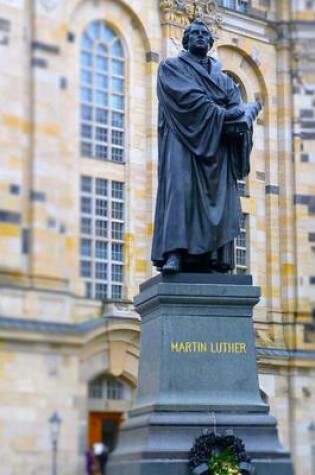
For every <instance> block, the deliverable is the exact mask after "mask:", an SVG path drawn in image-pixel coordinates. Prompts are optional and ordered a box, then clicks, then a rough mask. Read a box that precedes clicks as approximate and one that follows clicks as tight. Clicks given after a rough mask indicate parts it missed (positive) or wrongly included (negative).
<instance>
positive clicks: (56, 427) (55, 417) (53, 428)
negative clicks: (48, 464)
mask: <svg viewBox="0 0 315 475" xmlns="http://www.w3.org/2000/svg"><path fill="white" fill-rule="evenodd" d="M61 423H62V419H61V417H60V416H59V414H58V413H57V412H54V413H53V414H52V415H51V416H50V418H49V427H50V437H51V445H52V471H51V473H52V475H57V453H58V439H59V433H60V426H61Z"/></svg>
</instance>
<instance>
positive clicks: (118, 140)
mask: <svg viewBox="0 0 315 475" xmlns="http://www.w3.org/2000/svg"><path fill="white" fill-rule="evenodd" d="M112 144H113V145H120V146H123V145H124V133H123V132H120V131H119V130H113V131H112Z"/></svg>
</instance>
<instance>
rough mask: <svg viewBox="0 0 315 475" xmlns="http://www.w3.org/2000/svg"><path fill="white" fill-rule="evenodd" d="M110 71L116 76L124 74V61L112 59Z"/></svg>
mask: <svg viewBox="0 0 315 475" xmlns="http://www.w3.org/2000/svg"><path fill="white" fill-rule="evenodd" d="M112 72H113V74H117V75H118V76H123V75H124V63H123V61H119V60H118V59H113V61H112Z"/></svg>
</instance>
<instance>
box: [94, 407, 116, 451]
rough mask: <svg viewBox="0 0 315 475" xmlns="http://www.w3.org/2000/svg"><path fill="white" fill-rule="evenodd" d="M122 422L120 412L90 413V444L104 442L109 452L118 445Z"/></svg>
mask: <svg viewBox="0 0 315 475" xmlns="http://www.w3.org/2000/svg"><path fill="white" fill-rule="evenodd" d="M121 421H122V413H120V412H90V413H89V426H88V444H89V446H91V444H95V443H98V442H103V443H104V444H106V445H107V447H108V449H109V451H111V450H113V448H114V447H115V445H116V442H117V437H118V431H119V426H120V424H121Z"/></svg>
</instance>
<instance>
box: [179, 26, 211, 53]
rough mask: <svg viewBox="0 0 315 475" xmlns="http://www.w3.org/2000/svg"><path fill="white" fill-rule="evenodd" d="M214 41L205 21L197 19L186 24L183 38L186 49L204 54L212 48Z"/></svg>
mask: <svg viewBox="0 0 315 475" xmlns="http://www.w3.org/2000/svg"><path fill="white" fill-rule="evenodd" d="M213 43H214V38H213V36H212V33H211V31H210V29H209V27H208V25H207V24H206V23H205V22H204V21H202V20H200V19H196V20H194V21H193V22H192V23H191V24H190V25H188V26H186V28H185V30H184V34H183V40H182V45H183V48H184V50H186V51H187V50H189V51H190V52H191V53H192V54H198V55H201V56H203V55H205V54H207V52H208V51H209V49H210V48H212V46H213Z"/></svg>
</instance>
